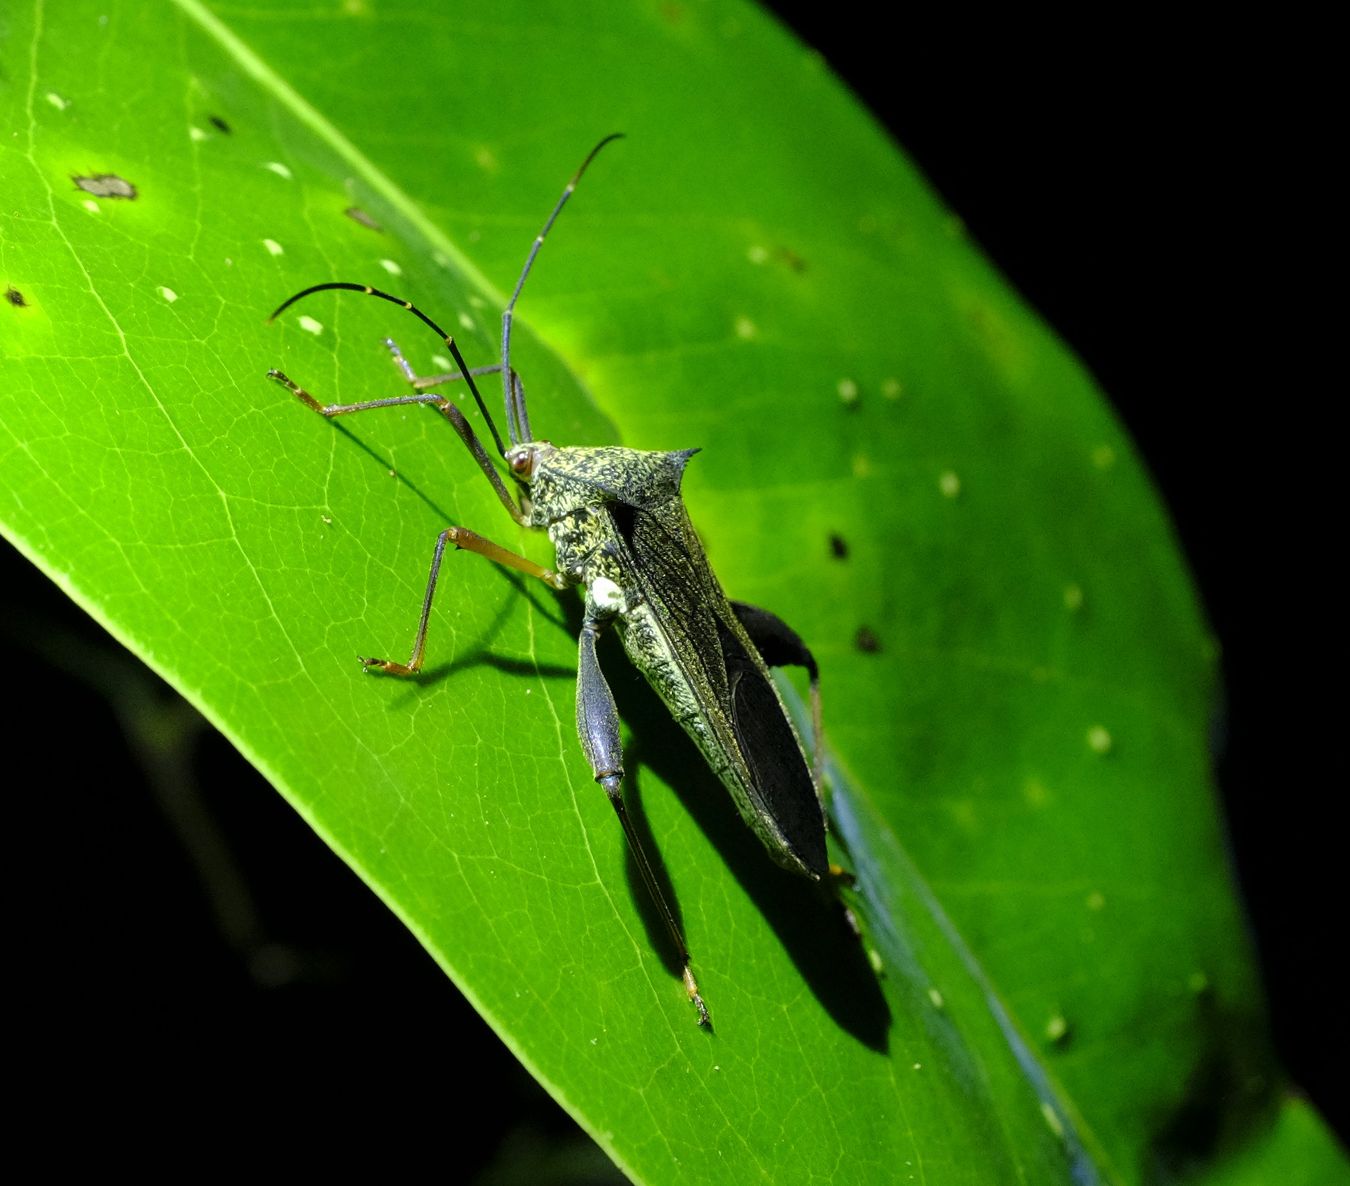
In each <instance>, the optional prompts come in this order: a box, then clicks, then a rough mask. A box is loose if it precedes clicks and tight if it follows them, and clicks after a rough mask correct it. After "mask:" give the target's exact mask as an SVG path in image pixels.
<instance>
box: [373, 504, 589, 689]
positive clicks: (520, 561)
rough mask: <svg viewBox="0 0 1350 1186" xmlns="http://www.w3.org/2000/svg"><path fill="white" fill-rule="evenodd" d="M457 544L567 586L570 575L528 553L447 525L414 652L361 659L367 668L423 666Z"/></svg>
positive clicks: (408, 671) (398, 671) (395, 670)
mask: <svg viewBox="0 0 1350 1186" xmlns="http://www.w3.org/2000/svg"><path fill="white" fill-rule="evenodd" d="M446 544H454V545H455V547H456V548H463V549H464V550H465V551H466V552H477V553H478V555H480V556H486V557H487V558H488V559H489V560H492V561H495V562H496V563H497V564H503V565H505V566H506V567H507V568H514V569H515V570H516V571H517V572H523V573H524V574H525V575H526V576H531V577H537V578H538V579H539V580H541V581H543V582H544V583H545V584H546V585H548V586H549V587H550V588H552V589H566V588H567V584H568V582H567V579H566V578H565V577H563V576H560V575H559V574H558V573H556V572H554V571H553V570H552V569H548V568H545V567H543V565H540V564H536V563H535V562H534V561H533V560H530V559H528V558H526V557H524V556H521V555H518V554H517V553H515V552H511V551H508V550H507V549H506V548H503V547H502V546H501V545H500V544H494V543H493V542H492V541H491V540H490V539H486V538H484V537H483V536H481V535H479V534H478V533H477V532H476V531H470V530H469V529H468V528H467V527H447V528H446V529H445V530H444V531H442V532H441V534H440V535H439V536H437V537H436V550H435V552H433V553H432V555H431V575H430V576H428V577H427V591H426V593H425V594H424V595H423V597H422V616H421V617H420V618H419V619H418V622H417V637H416V638H415V639H413V649H412V656H411V657H410V658H409V659H408V661H407V662H406V663H395V662H393V661H392V660H390V659H366V658H362V659H361V666H362V667H364V668H365V669H366V670H367V671H369V670H371V669H372V668H374V669H375V670H376V671H382V672H384V673H385V674H386V675H416V674H417V673H418V672H419V671H421V670H422V658H423V653H424V651H425V650H426V643H427V623H428V622H429V621H430V620H431V602H432V598H434V597H435V596H436V581H437V580H438V579H439V578H440V575H441V558H442V557H443V556H444V555H445V545H446Z"/></svg>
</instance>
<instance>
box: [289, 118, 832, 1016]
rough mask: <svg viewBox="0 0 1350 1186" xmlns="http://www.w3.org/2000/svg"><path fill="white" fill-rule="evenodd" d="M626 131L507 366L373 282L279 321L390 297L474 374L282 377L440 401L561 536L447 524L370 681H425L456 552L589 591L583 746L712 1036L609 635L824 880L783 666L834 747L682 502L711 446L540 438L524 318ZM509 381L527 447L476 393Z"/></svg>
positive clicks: (580, 722) (767, 622) (789, 860)
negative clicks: (721, 574) (622, 709)
mask: <svg viewBox="0 0 1350 1186" xmlns="http://www.w3.org/2000/svg"><path fill="white" fill-rule="evenodd" d="M617 138H618V136H617V135H612V136H607V137H606V138H605V139H603V140H601V141H600V143H599V144H597V145H596V146H595V147H594V148H593V149H592V150H591V152H590V153H589V155H588V156H587V157H586V159H585V160H584V161H583V162H582V164H581V167H580V168H579V169H578V170H577V171H576V173H575V174H573V176H572V179H571V180H570V181H569V182H568V183H567V186H566V188H565V189H564V190H563V192H562V196H561V197H559V199H558V201H557V203H556V204H555V205H554V207H553V210H552V212H551V213H550V214H549V216H548V219H547V220H546V221H545V223H544V226H543V228H542V229H541V230H540V232H539V234H538V235H537V236H536V237H535V240H534V242H533V244H532V245H531V247H530V251H529V255H528V256H527V258H526V260H525V266H524V267H523V268H522V270H521V273H520V278H519V279H518V280H517V281H516V286H515V290H514V291H513V292H512V294H511V299H510V301H509V302H508V304H507V306H506V309H505V310H504V311H503V313H502V355H501V362H500V364H497V365H493V366H488V367H479V368H473V369H471V368H470V367H469V366H468V364H467V363H466V362H465V361H464V358H463V356H462V355H461V354H460V351H459V347H458V346H457V345H456V344H455V341H454V338H453V337H452V336H451V335H450V334H448V333H446V332H445V330H443V329H442V328H441V327H440V326H439V325H437V324H436V322H434V321H433V320H432V319H431V318H430V317H428V316H427V315H426V314H425V313H423V312H422V311H421V310H420V309H418V308H417V307H416V306H415V305H413V304H412V303H411V302H409V301H405V300H402V299H401V298H399V297H396V296H392V295H390V294H389V293H387V292H381V291H380V290H379V289H376V288H372V287H370V286H369V285H365V284H353V283H349V282H346V281H331V282H328V283H324V284H315V285H312V286H311V287H309V288H306V289H304V290H302V291H301V292H298V293H296V294H295V295H294V296H291V297H288V298H287V299H286V300H285V301H283V302H282V303H281V305H279V306H278V307H277V309H276V310H275V311H274V312H273V313H272V315H271V318H269V320H274V319H275V318H277V317H278V316H280V315H281V314H282V313H283V312H284V311H285V310H286V309H288V308H290V307H291V306H292V305H293V304H295V303H296V302H297V301H299V300H302V299H304V298H305V297H308V296H312V295H313V294H314V293H318V292H324V291H327V290H329V289H341V290H348V291H352V292H359V293H364V294H366V295H367V296H373V297H378V298H379V299H381V300H384V301H389V302H391V303H393V304H395V305H399V306H401V307H402V308H404V309H406V310H407V311H408V312H409V313H411V314H412V315H413V316H415V317H417V318H418V319H419V320H420V321H421V322H422V323H423V324H424V325H426V326H428V327H429V328H430V329H431V330H433V331H434V332H435V333H436V334H437V335H439V336H440V338H441V340H442V341H443V342H444V343H445V345H446V347H447V348H448V349H449V351H450V355H451V357H452V358H453V359H454V362H455V365H456V366H457V367H458V368H459V370H458V371H456V372H453V373H449V374H442V375H431V376H425V377H419V376H418V375H417V374H416V373H415V372H414V370H413V368H412V366H411V365H410V364H409V363H408V362H407V361H406V360H405V359H404V357H403V355H402V353H401V352H400V351H399V349H398V347H397V346H395V345H394V343H393V342H386V345H387V346H388V347H389V349H390V351H391V352H392V354H393V356H394V359H395V361H396V362H397V363H398V365H399V367H400V368H401V369H402V371H403V374H404V376H405V378H406V379H407V380H408V382H409V383H410V384H411V386H412V388H413V392H414V394H411V395H402V396H394V397H392V398H389V399H375V400H366V401H363V402H360V403H354V404H322V403H320V402H319V401H318V400H317V399H315V398H314V396H312V395H310V393H309V392H307V391H306V390H305V389H304V388H302V387H301V386H299V385H298V384H297V383H294V382H293V381H292V380H290V379H289V378H287V377H286V375H284V374H283V373H282V372H281V371H278V370H272V371H269V372H268V377H269V378H270V379H273V380H275V381H276V382H277V383H280V384H281V385H282V386H283V387H285V388H286V389H287V390H288V391H290V392H291V393H292V394H293V395H295V396H296V397H297V398H298V399H300V400H301V401H302V402H303V403H304V404H305V405H306V406H307V407H309V408H312V409H313V410H314V411H315V412H318V413H319V414H320V415H321V416H326V417H330V418H331V417H335V416H345V415H347V414H348V413H351V412H363V411H368V410H370V409H372V408H390V407H402V406H405V405H408V404H430V405H431V406H432V407H434V408H435V409H436V410H437V411H439V412H440V413H441V414H442V415H443V416H445V418H446V419H447V420H449V421H450V423H451V425H452V426H453V427H454V429H455V431H456V432H457V433H458V434H459V438H460V440H462V441H463V442H464V445H465V447H466V448H467V449H468V450H469V452H470V453H471V454H472V455H473V458H474V460H475V461H476V462H477V463H478V467H479V468H480V469H481V470H482V471H483V474H484V475H485V476H486V478H487V480H488V481H489V482H490V483H491V484H492V488H493V490H494V491H496V494H497V497H498V499H499V500H500V501H501V503H502V505H503V506H504V507H505V508H506V511H507V513H508V514H509V515H510V516H511V518H512V519H514V520H515V521H516V522H517V523H518V524H520V525H521V526H523V527H534V528H541V529H543V530H545V531H547V533H548V536H549V539H551V540H552V541H553V545H554V548H555V549H556V555H557V561H556V567H555V568H553V569H548V568H544V567H543V566H542V565H539V564H536V563H534V561H532V560H529V559H527V558H526V557H524V556H521V555H518V554H517V553H515V552H512V551H510V550H508V549H506V548H503V547H501V546H500V545H499V544H496V543H493V542H492V541H491V540H489V539H486V538H485V537H483V536H481V535H479V534H477V533H476V532H473V531H470V530H468V529H467V528H464V527H447V528H446V529H445V530H444V531H442V532H441V534H440V536H439V537H438V538H437V540H436V547H435V551H434V552H433V554H432V559H431V575H430V577H429V578H428V580H427V587H426V593H425V595H424V596H423V598H422V613H421V618H420V620H419V621H418V625H417V634H416V637H415V638H414V641H413V649H412V655H411V656H410V657H409V659H408V661H407V662H406V663H396V662H393V661H391V660H388V659H367V658H363V659H361V664H362V666H363V667H364V668H365V669H366V670H368V671H370V670H375V671H381V672H384V673H386V674H389V675H396V676H411V675H416V674H417V672H418V671H420V670H421V667H422V662H423V655H424V651H425V646H426V636H427V623H428V621H429V619H430V615H431V604H432V598H433V596H434V594H435V591H436V582H437V578H438V576H439V574H440V569H441V560H442V557H443V556H444V553H445V549H446V545H447V544H453V545H454V546H455V547H456V548H462V549H465V550H466V551H470V552H477V553H478V554H479V555H480V556H486V557H487V558H488V559H489V560H493V561H495V562H496V563H498V564H502V565H505V566H507V567H508V568H512V569H515V570H516V571H517V572H521V573H524V574H526V575H527V576H531V577H536V578H538V579H539V580H541V581H543V582H544V583H545V584H547V585H549V586H550V587H551V588H553V589H558V590H563V589H567V588H569V587H571V586H573V585H580V586H584V588H585V611H584V618H583V621H582V625H581V636H580V639H579V655H578V665H577V696H576V716H577V734H578V736H579V738H580V740H581V748H582V750H583V751H584V752H585V755H586V759H587V761H588V762H589V763H590V765H591V769H592V771H593V772H594V775H595V780H596V781H597V782H598V783H599V784H600V785H601V786H602V787H603V788H604V789H605V792H606V794H607V795H608V796H609V801H610V803H611V804H612V805H613V807H614V810H615V813H616V814H617V815H618V817H619V822H620V824H621V825H622V827H623V830H624V835H625V836H626V837H627V841H628V845H629V848H630V850H631V851H632V854H633V858H634V861H635V863H636V865H637V867H638V869H639V871H640V873H641V875H642V879H643V881H644V883H645V884H646V887H647V890H648V892H649V893H650V894H651V897H652V899H653V901H654V902H655V904H656V907H657V909H658V911H659V912H660V915H661V918H662V920H663V922H664V924H665V926H666V927H667V929H668V930H669V932H670V936H671V939H672V941H673V942H674V944H675V947H676V950H677V952H678V954H679V961H680V967H681V974H682V976H683V979H684V985H685V989H686V990H687V992H688V994H689V998H690V1000H691V1001H692V1002H693V1004H694V1006H695V1007H696V1008H697V1010H698V1020H699V1023H700V1024H701V1025H704V1026H708V1025H710V1024H711V1023H710V1020H709V1015H708V1009H707V1006H706V1005H705V1004H704V1002H703V998H702V996H701V995H700V992H699V988H698V983H697V981H696V980H695V978H694V973H693V969H692V968H691V966H690V956H689V950H688V947H687V946H686V944H685V941H684V936H683V934H682V933H681V930H680V927H679V924H678V923H677V922H676V921H675V915H674V912H673V911H672V910H671V909H670V907H669V905H668V904H667V903H666V900H665V897H664V895H663V894H662V892H661V889H660V886H659V884H658V882H657V879H656V877H655V875H654V873H653V871H652V868H651V865H650V863H649V862H648V860H647V856H646V854H645V852H644V851H643V848H642V845H641V843H640V841H639V839H638V836H637V833H636V831H635V830H634V827H633V824H632V821H631V820H630V819H629V817H628V812H627V810H626V808H625V806H624V799H623V776H624V771H623V751H622V746H621V744H620V738H619V715H618V710H617V708H616V707H615V703H614V697H613V694H612V693H611V692H610V688H609V684H608V683H607V682H606V681H605V676H604V674H603V672H602V671H601V669H600V663H599V660H598V658H597V656H596V639H597V638H598V637H599V635H600V634H601V633H602V632H603V631H605V630H606V629H608V628H609V627H611V626H613V627H615V628H616V629H617V630H618V633H619V637H620V640H621V641H622V643H623V647H624V650H625V651H626V652H627V654H628V657H629V659H630V660H631V661H632V663H633V664H634V666H636V667H637V668H638V669H639V670H640V671H641V672H642V673H643V675H644V676H646V678H647V680H648V682H649V683H650V684H651V685H652V687H653V688H654V689H655V691H656V692H657V694H658V695H659V696H660V697H661V699H662V700H663V701H664V702H665V703H666V706H667V707H668V708H669V710H670V712H671V715H672V716H673V717H674V718H675V719H676V720H677V721H678V722H679V723H680V725H682V726H683V727H684V729H685V730H686V731H687V732H688V734H689V735H690V737H691V738H693V740H694V742H695V743H696V744H697V745H698V747H699V749H700V750H701V751H702V752H703V755H704V757H705V758H706V759H707V761H708V764H709V766H710V767H711V768H712V770H713V771H714V772H715V773H716V774H717V776H718V777H719V778H720V779H721V781H722V782H723V784H724V785H725V786H726V788H727V790H728V791H729V792H730V793H731V797H732V798H733V799H734V800H735V803H736V807H737V808H738V810H739V811H740V814H741V816H742V818H743V819H744V820H745V822H746V824H748V825H749V827H750V828H751V829H752V830H753V831H754V833H755V834H756V835H757V836H758V837H759V838H760V840H761V841H762V842H763V844H764V846H765V848H766V849H767V850H768V852H769V855H770V856H771V857H773V859H774V860H775V861H776V862H778V864H780V865H782V866H783V867H784V868H787V869H789V870H791V871H792V872H794V873H797V874H800V875H801V876H803V877H806V878H809V879H810V880H812V881H821V880H822V879H825V878H827V877H829V876H830V875H832V874H835V873H838V872H839V870H838V869H837V868H836V867H833V866H831V865H830V863H829V858H828V856H827V854H826V847H825V815H824V811H823V809H822V805H821V792H820V779H819V776H818V773H817V770H816V769H814V768H813V765H812V763H811V762H810V761H809V760H808V758H807V755H806V752H805V750H804V748H803V745H802V742H801V739H800V737H799V736H798V733H797V730H796V729H795V728H794V726H793V724H792V722H791V720H790V718H789V716H788V713H787V710H786V708H785V707H784V704H783V700H782V697H781V696H780V695H779V692H778V689H777V688H776V687H775V685H774V683H773V680H772V678H771V677H770V675H769V667H777V666H782V665H785V664H792V665H796V666H801V667H804V668H805V669H806V671H807V673H808V675H809V677H810V686H811V707H812V723H813V732H814V734H815V736H814V743H815V752H816V755H817V760H816V766H817V767H818V766H819V755H820V753H821V738H820V696H819V672H818V669H817V666H816V662H815V659H814V658H813V657H812V655H811V652H810V651H809V650H808V649H807V648H806V646H805V644H804V643H803V642H802V640H801V639H800V638H799V637H798V636H797V635H796V634H795V633H794V632H793V631H792V630H791V629H790V628H789V627H788V626H787V625H786V624H785V623H784V622H783V621H782V620H781V619H779V618H778V617H776V616H775V615H773V614H771V613H769V612H768V611H767V610H763V609H758V608H756V607H754V606H750V605H745V604H743V603H741V602H737V601H729V600H728V599H727V597H726V595H725V594H724V593H723V592H722V587H721V585H720V584H719V583H718V581H717V577H716V576H715V575H714V574H713V571H712V568H711V567H710V565H709V564H708V560H707V557H706V556H705V555H704V552H703V547H702V545H701V544H700V542H699V538H698V535H697V534H696V533H695V531H694V528H693V525H692V524H691V523H690V521H689V515H688V513H687V512H686V510H685V507H684V502H683V500H682V499H681V496H680V482H681V478H682V475H683V473H684V467H685V464H686V463H687V462H688V460H689V458H690V457H691V456H692V455H693V454H694V453H695V452H697V450H696V449H684V450H678V451H674V452H648V451H640V450H637V449H626V448H620V447H599V448H585V447H571V446H557V445H554V444H552V443H551V442H549V441H547V440H542V439H536V438H535V437H534V436H533V434H532V432H531V429H530V420H529V414H528V411H527V408H526V402H525V389H524V385H523V384H522V383H521V380H520V376H519V375H518V374H517V373H516V372H515V370H514V369H513V368H512V366H511V323H512V317H513V315H514V312H515V307H516V302H517V300H518V299H519V298H520V294H521V290H522V289H523V288H524V286H525V280H526V277H527V276H528V275H529V274H530V269H531V267H532V266H533V265H534V261H535V257H536V256H537V255H538V253H539V249H540V247H541V246H542V245H543V242H544V239H545V237H546V236H547V235H548V233H549V230H550V229H551V228H552V226H553V223H554V221H555V220H556V219H557V217H558V215H559V213H561V211H562V208H563V206H564V205H565V204H566V203H567V200H568V199H569V198H570V197H571V196H572V191H573V190H574V189H575V188H576V185H577V182H578V181H579V180H580V179H581V176H582V174H583V173H585V171H586V169H587V167H588V166H589V165H590V163H591V162H592V161H593V160H594V159H595V157H596V155H597V154H598V153H599V152H600V150H601V149H603V148H604V147H605V146H606V145H607V144H609V143H610V142H611V141H613V140H615V139H617ZM496 372H500V373H501V376H502V391H503V399H504V404H505V413H506V428H507V435H508V438H509V440H510V444H509V445H506V444H504V443H503V441H502V438H501V436H500V434H499V433H498V431H497V426H496V424H495V423H494V422H493V420H492V417H491V415H490V414H489V413H488V410H487V407H486V406H485V405H484V403H483V399H482V396H481V395H480V394H479V391H478V386H477V384H476V383H475V382H474V378H475V376H478V375H483V374H489V373H496ZM457 381H463V382H464V383H466V384H467V386H468V389H469V393H470V395H472V396H473V400H474V402H475V404H477V406H478V410H479V412H480V413H481V414H482V417H483V420H484V422H485V423H486V425H487V427H488V431H489V432H490V433H491V435H492V442H493V446H494V448H495V451H496V453H497V454H498V455H499V456H500V457H501V458H502V460H503V461H504V462H505V463H506V467H507V470H508V471H509V474H510V476H511V478H512V479H513V481H514V483H515V486H516V490H515V493H514V495H513V493H512V491H511V490H510V489H509V488H508V487H507V485H506V482H505V481H504V480H503V478H502V476H501V475H500V474H499V473H498V471H497V468H496V465H495V464H494V462H493V459H492V457H491V456H490V455H489V453H488V451H487V449H486V448H484V446H483V444H482V442H481V441H480V440H479V439H478V435H477V434H476V433H475V432H474V430H473V428H472V427H471V426H470V425H469V422H468V421H467V420H466V419H465V417H464V415H463V413H462V412H460V410H459V408H458V407H456V406H455V404H454V403H453V402H452V401H451V400H449V399H447V398H446V397H445V396H443V395H439V394H436V393H434V392H431V391H430V390H429V389H430V388H432V387H438V386H441V385H442V384H446V383H451V382H457Z"/></svg>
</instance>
